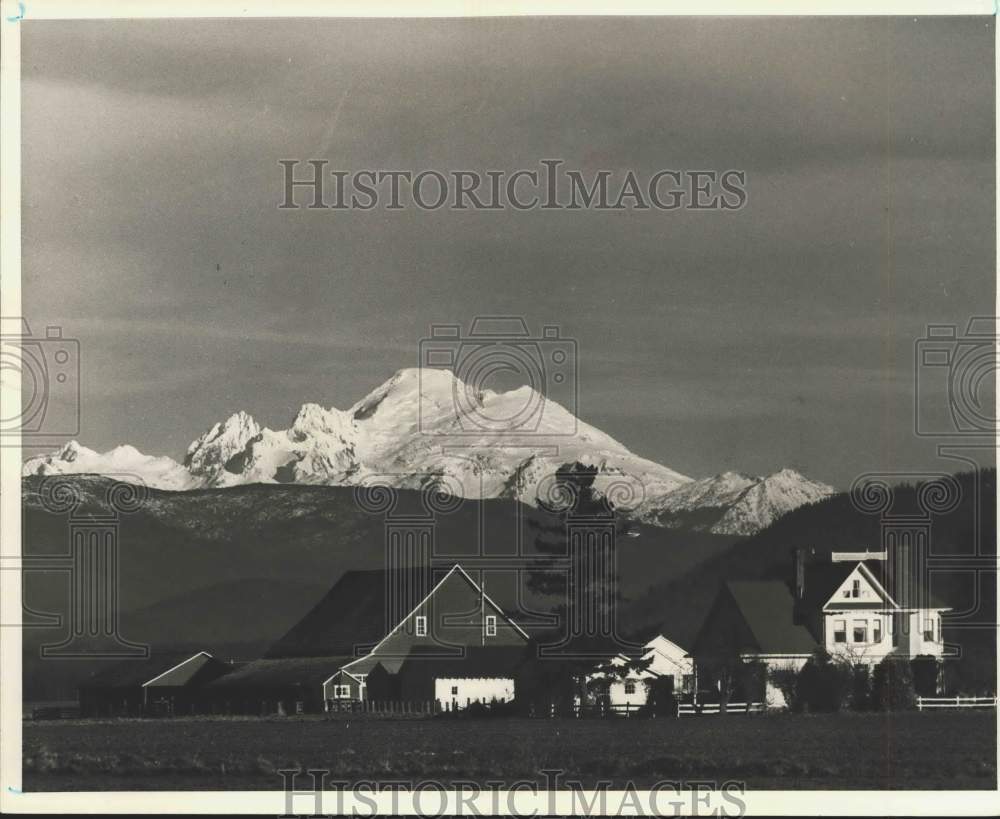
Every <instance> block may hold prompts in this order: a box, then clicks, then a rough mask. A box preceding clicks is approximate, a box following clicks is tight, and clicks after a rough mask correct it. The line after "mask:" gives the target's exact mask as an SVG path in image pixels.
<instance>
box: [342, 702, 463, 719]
mask: <svg viewBox="0 0 1000 819" xmlns="http://www.w3.org/2000/svg"><path fill="white" fill-rule="evenodd" d="M442 710H445V711H447V710H449V709H448V708H447V707H446V708H444V709H442V708H441V704H440V703H439V702H438V701H437V700H416V701H403V700H385V701H381V700H327V701H326V713H327V714H341V713H348V714H375V715H379V716H395V717H399V716H430V715H432V714H440V713H441V712H442Z"/></svg>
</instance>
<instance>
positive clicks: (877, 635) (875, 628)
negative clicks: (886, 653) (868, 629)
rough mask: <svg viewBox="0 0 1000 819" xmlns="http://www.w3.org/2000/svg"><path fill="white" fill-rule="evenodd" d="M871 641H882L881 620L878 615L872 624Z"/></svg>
mask: <svg viewBox="0 0 1000 819" xmlns="http://www.w3.org/2000/svg"><path fill="white" fill-rule="evenodd" d="M872 642H873V643H881V642H882V620H881V619H880V618H878V617H876V618H875V621H874V622H873V624H872Z"/></svg>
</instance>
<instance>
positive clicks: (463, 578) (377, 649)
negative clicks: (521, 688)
mask: <svg viewBox="0 0 1000 819" xmlns="http://www.w3.org/2000/svg"><path fill="white" fill-rule="evenodd" d="M456 583H458V584H465V585H466V586H467V590H469V591H472V592H473V593H474V595H475V597H476V599H477V601H478V604H477V612H478V611H481V612H482V613H483V614H484V615H486V616H490V615H491V614H492V615H493V616H497V617H500V618H502V620H503V621H504V623H506V624H507V625H509V626H510V627H511V628H512V629H513V631H514V632H516V633H517V634H518V635H519V638H520V639H522V640H524V641H525V642H528V641H529V640H530V639H531V638H530V637H529V636H528V634H527V632H525V630H524V629H523V628H521V627H520V626H519V625H518V624H517V623H515V622H514V621H513V620H512V619H511V618H510V617H509V616H508V615H507V613H506V612H504V610H503V609H502V608H501V607H500V606H499V605H497V604H496V602H494V601H493V599H492V598H491V597H490V596H489V595H488V594H486V592H485V591H483V589H482V587H481V586H480V585H479V584H478V583H476V581H475V580H473V579H472V578H471V577H470V576H469V575H468V573H467V572H466V571H465V570H464V569H463V568H462V567H461V566H460V565H459V564H457V563H456V564H455V565H454V566H452V568H451V569H450V570H449V571H448V572H447V573H446V574H445V575H444V576H443V577H442V578H441V579H440V580H439V581H438V582H437V583H436V584H434V587H433V588H432V589H431V590H430V591H429V592H428V593H427V594H426V595H425V596H424V598H423V600H421V601H420V602H419V603H417V604H416V605H415V606H414V607H413V609H412V610H411V611H410V612H409V613H408V614H407V615H406V616H405V617H403V618H402V619H401V620H400V621H399V622H398V623H397V624H396V625H395V626H393V627H392V629H390V630H389V632H388V633H387V634H386V635H385V636H384V637H383V638H382V639H381V640H379V642H378V643H377V644H376V645H375V646H374V647H373V648H372V650H371V651H369V652H368V653H367V654H365V655H364V656H363V657H358V658H357V659H355V660H354V661H353V662H351V663H349V664H348V666H346V667H347V668H349V669H350V670H352V671H356V672H359V673H360V672H361V670H362V669H364V668H368V667H371V666H372V665H373V664H374V663H375V662H381V663H382V664H383V666H384V667H385V668H386V670H388V671H389V672H390V673H393V674H394V673H397V672H398V671H399V669H400V667H401V665H402V663H403V661H404V660H406V659H407V658H408V657H409V656H410V655H411V653H423V654H425V655H428V654H433V655H434V656H436V657H438V658H441V659H450V658H452V657H454V656H456V655H458V656H462V655H461V650H460V649H459V647H458V646H450V647H449V646H447V645H432V646H430V647H429V648H428V647H422V646H420V645H419V644H416V645H414V644H411V643H410V642H409V641H407V640H406V638H405V630H404V626H405V625H406V624H407V623H408V622H410V621H411V620H412V619H413V618H414V617H415V616H416V615H417V613H418V612H421V611H423V612H427V611H428V608H427V606H428V601H431V602H430V605H431V606H433V600H434V598H435V595H436V594H438V592H439V591H441V590H442V589H445V588H447V589H448V590H455V589H456V588H457V587H456V585H455V584H456ZM446 584H450V586H447V587H446ZM444 593H447V592H444ZM487 605H488V606H489V609H487V608H486V606H487ZM444 614H445V619H446V620H447V619H449V617H458V618H463V619H464V618H465V617H466V616H467V614H468V613H467V612H465V613H463V612H445V613H444ZM477 616H478V615H477ZM466 625H467V624H466ZM518 647H520V645H519V646H518ZM425 659H426V657H425Z"/></svg>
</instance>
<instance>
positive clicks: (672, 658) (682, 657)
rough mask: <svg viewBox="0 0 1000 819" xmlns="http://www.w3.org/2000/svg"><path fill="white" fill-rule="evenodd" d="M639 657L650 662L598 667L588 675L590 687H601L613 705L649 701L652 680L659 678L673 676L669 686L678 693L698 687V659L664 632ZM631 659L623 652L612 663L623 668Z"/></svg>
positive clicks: (636, 703) (632, 706) (622, 705)
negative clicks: (696, 683)
mask: <svg viewBox="0 0 1000 819" xmlns="http://www.w3.org/2000/svg"><path fill="white" fill-rule="evenodd" d="M636 659H638V660H641V661H642V664H644V665H645V663H648V665H645V667H644V668H641V669H637V668H630V669H628V670H627V671H624V672H619V673H615V672H612V671H606V670H598V671H596V672H595V673H593V674H590V675H589V676H588V677H587V683H588V687H589V688H591V689H595V688H596V689H600V692H601V696H602V697H603V698H605V702H606V703H607V704H608V705H609V706H611V707H613V708H621V707H624V706H628V707H629V708H639V707H641V706H643V705H645V704H646V702H647V701H648V699H649V684H650V683H651V682H652V681H653V680H657V679H663V680H666V679H667V678H669V679H670V680H671V681H672V682H671V684H670V685H669V687H670V688H672V689H673V691H674V693H675V694H676V695H680V694H682V693H690V692H692V691H693V690H694V659H693V658H692V657H691V656H690V655H689V654H688V652H687V651H685V650H684V649H683V648H681V647H680V646H679V645H677V644H676V643H674V642H673V641H671V640H669V639H667V638H666V637H664V636H663V635H662V634H659V635H657V636H656V637H654V638H653V639H652V640H650V641H649V642H648V643H646V645H645V646H644V651H643V652H642V654H641V655H639V656H638V657H637V658H636ZM630 662H632V660H631V659H630V658H628V657H626V656H625V655H624V654H619V655H617V656H615V657H612V658H611V660H610V661H609V663H608V665H610V666H615V667H617V668H619V669H623V668H624V667H625V666H626V665H628V664H629V663H630Z"/></svg>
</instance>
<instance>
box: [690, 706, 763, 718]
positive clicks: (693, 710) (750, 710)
mask: <svg viewBox="0 0 1000 819" xmlns="http://www.w3.org/2000/svg"><path fill="white" fill-rule="evenodd" d="M765 710H767V707H766V706H765V705H764V703H762V702H730V703H727V704H726V713H727V714H761V713H763V712H764V711H765ZM721 713H722V703H719V702H694V703H691V702H685V703H681V704H680V705H679V706H678V707H677V716H679V717H694V716H698V715H700V714H721Z"/></svg>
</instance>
